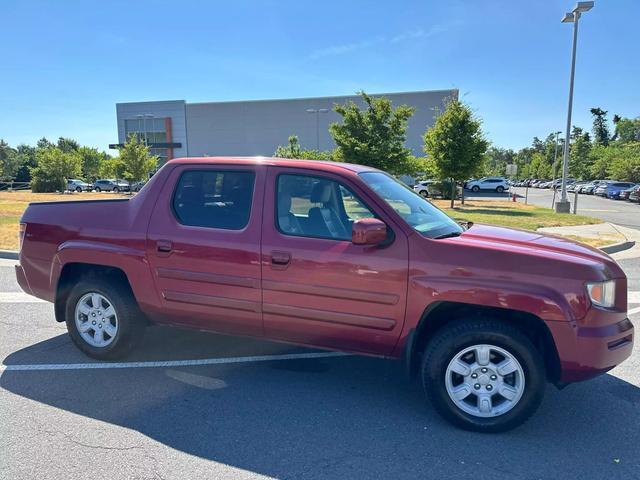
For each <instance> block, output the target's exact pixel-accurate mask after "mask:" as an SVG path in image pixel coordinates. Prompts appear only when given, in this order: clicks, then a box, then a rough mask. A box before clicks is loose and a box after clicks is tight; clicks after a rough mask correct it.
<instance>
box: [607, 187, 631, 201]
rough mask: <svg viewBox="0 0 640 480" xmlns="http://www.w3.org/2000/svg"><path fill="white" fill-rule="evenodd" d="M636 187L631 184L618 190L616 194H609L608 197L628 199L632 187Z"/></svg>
mask: <svg viewBox="0 0 640 480" xmlns="http://www.w3.org/2000/svg"><path fill="white" fill-rule="evenodd" d="M636 187H637V185H635V184H634V185H633V186H631V187H629V188H626V189H624V190H620V191H619V192H618V195H616V196H614V195H611V197H610V198H614V199H616V200H628V199H629V194H631V192H632V191H633V189H634V188H636Z"/></svg>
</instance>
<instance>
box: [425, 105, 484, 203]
mask: <svg viewBox="0 0 640 480" xmlns="http://www.w3.org/2000/svg"><path fill="white" fill-rule="evenodd" d="M481 125H482V122H481V121H480V119H478V118H476V117H475V115H474V114H473V112H472V111H471V108H469V106H468V105H465V104H464V103H462V102H461V101H460V100H450V101H449V102H448V103H447V106H446V108H445V110H444V112H442V113H441V114H440V115H438V117H437V118H436V121H435V124H434V125H433V127H431V128H430V129H428V130H427V131H426V132H425V134H424V137H423V138H424V151H425V153H426V154H427V156H428V157H430V158H433V161H434V162H435V164H436V166H437V168H438V172H439V177H440V179H441V180H445V179H451V180H452V181H453V183H452V188H455V182H456V181H461V180H465V179H467V178H469V177H471V176H472V175H474V174H476V173H478V172H480V171H481V170H482V168H483V159H484V155H485V153H486V150H487V147H488V142H487V141H486V140H485V139H484V135H483V133H482V129H481ZM454 199H455V195H454V194H453V192H452V195H451V207H452V208H453V203H454ZM463 201H464V200H463Z"/></svg>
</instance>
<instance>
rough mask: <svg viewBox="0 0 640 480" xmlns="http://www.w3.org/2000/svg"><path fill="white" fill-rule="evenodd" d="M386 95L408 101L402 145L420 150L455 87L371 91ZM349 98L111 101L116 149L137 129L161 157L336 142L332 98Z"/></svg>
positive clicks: (248, 152)
mask: <svg viewBox="0 0 640 480" xmlns="http://www.w3.org/2000/svg"><path fill="white" fill-rule="evenodd" d="M373 96H385V97H387V98H389V99H390V100H391V101H392V102H393V105H394V106H397V105H402V104H406V105H410V106H412V107H415V113H414V115H413V117H411V119H410V120H409V126H408V130H407V147H408V148H410V149H411V150H412V151H413V153H414V154H416V155H421V154H422V134H423V133H424V131H425V129H426V128H427V127H429V126H431V125H433V121H434V117H435V115H436V112H437V111H438V110H440V111H441V110H442V109H443V107H444V104H445V102H446V100H447V99H448V98H457V97H458V90H455V89H454V90H431V91H421V92H401V93H384V94H374V95H373ZM349 100H352V101H354V102H356V103H357V104H359V105H363V101H362V99H361V98H360V97H359V96H358V95H349V96H337V97H318V98H295V99H284V100H248V101H238V102H207V103H187V102H185V101H184V100H169V101H156V102H132V103H118V104H116V114H117V119H118V143H117V144H111V145H109V147H110V148H117V147H118V145H122V144H123V143H124V142H125V141H126V138H127V136H128V135H129V134H131V133H136V134H138V136H139V137H140V138H141V139H142V140H145V141H146V142H147V143H148V145H149V146H150V147H151V151H152V153H153V154H156V155H158V156H160V158H161V159H162V160H166V159H170V158H175V157H186V156H192V157H195V156H207V155H238V156H246V155H264V156H271V155H273V153H274V151H275V149H276V147H277V146H278V145H284V144H286V143H287V139H288V137H289V135H297V136H298V138H299V141H300V145H301V146H302V147H303V148H306V149H315V148H317V149H319V150H329V149H332V148H334V147H335V144H334V142H333V139H332V138H331V135H330V134H329V125H330V124H331V123H333V122H339V121H340V119H341V117H340V116H339V115H338V114H337V113H335V112H334V111H333V106H334V104H336V103H340V104H343V103H345V102H347V101H349Z"/></svg>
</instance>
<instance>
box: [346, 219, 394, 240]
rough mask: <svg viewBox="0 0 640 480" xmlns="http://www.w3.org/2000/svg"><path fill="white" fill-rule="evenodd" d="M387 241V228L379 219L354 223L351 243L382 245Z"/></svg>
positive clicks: (361, 220)
mask: <svg viewBox="0 0 640 480" xmlns="http://www.w3.org/2000/svg"><path fill="white" fill-rule="evenodd" d="M386 239H387V226H386V225H385V223H384V222H383V221H381V220H378V219H377V218H361V219H359V220H356V221H355V222H353V227H352V229H351V243H353V244H354V245H380V244H381V243H382V242H384V241H385V240H386Z"/></svg>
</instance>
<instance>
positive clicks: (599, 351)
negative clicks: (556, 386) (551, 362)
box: [548, 309, 634, 383]
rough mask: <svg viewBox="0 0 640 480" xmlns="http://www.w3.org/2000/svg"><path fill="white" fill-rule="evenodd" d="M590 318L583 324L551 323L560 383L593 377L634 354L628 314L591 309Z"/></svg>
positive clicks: (632, 328) (632, 329)
mask: <svg viewBox="0 0 640 480" xmlns="http://www.w3.org/2000/svg"><path fill="white" fill-rule="evenodd" d="M587 319H588V321H586V322H580V325H572V324H570V323H569V322H549V323H548V326H549V329H550V330H551V334H552V335H553V338H554V341H555V344H556V347H557V349H558V355H559V357H560V378H559V381H560V383H572V382H579V381H582V380H587V379H589V378H593V377H595V376H597V375H600V374H602V373H605V372H607V371H608V370H611V369H612V368H613V367H615V366H616V365H619V364H620V363H622V362H623V361H624V360H626V359H627V358H629V356H630V355H631V351H632V350H633V340H634V327H633V324H632V323H631V321H630V320H629V319H628V318H627V317H626V314H625V313H619V312H604V311H597V310H595V309H592V310H591V311H590V312H589V314H588V315H587Z"/></svg>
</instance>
